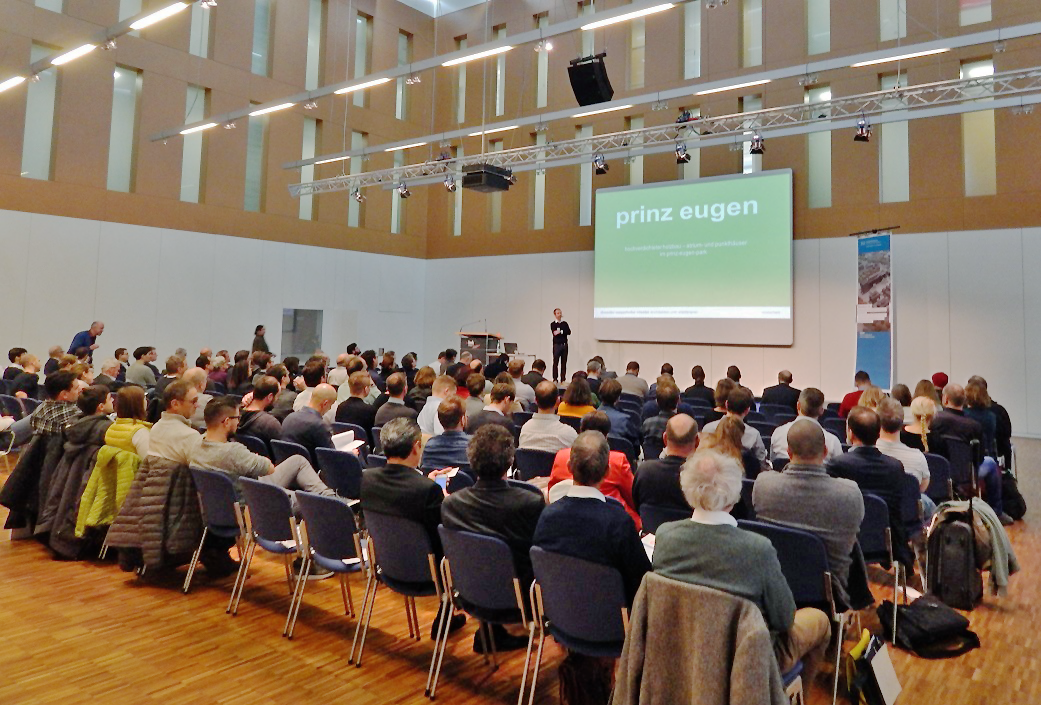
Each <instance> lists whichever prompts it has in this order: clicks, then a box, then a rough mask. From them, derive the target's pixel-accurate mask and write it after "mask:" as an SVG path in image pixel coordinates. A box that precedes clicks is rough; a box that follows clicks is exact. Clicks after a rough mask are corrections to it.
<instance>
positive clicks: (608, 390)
mask: <svg viewBox="0 0 1041 705" xmlns="http://www.w3.org/2000/svg"><path fill="white" fill-rule="evenodd" d="M621 395H622V385H621V384H620V383H619V382H618V380H616V379H605V380H604V381H603V382H601V383H600V411H602V412H604V413H605V414H607V418H609V419H610V420H611V435H612V436H618V437H619V438H624V439H625V440H627V441H629V442H630V443H632V444H633V448H634V449H637V450H638V449H639V447H640V431H639V429H638V428H637V426H636V422H635V421H634V420H633V417H631V416H629V414H627V413H625V412H624V411H622V410H621V409H619V408H617V407H615V403H616V402H617V401H618V398H619V397H620V396H621Z"/></svg>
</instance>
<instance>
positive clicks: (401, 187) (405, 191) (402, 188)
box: [398, 181, 412, 198]
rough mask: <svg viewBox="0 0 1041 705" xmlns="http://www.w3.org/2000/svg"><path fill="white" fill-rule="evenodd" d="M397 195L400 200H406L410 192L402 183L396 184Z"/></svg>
mask: <svg viewBox="0 0 1041 705" xmlns="http://www.w3.org/2000/svg"><path fill="white" fill-rule="evenodd" d="M398 195H399V196H401V197H402V198H408V197H409V196H411V195H412V192H411V191H409V190H408V186H406V185H405V182H404V181H402V182H401V183H400V184H398Z"/></svg>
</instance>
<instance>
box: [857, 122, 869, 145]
mask: <svg viewBox="0 0 1041 705" xmlns="http://www.w3.org/2000/svg"><path fill="white" fill-rule="evenodd" d="M853 141H854V142H870V141H871V123H870V122H868V121H867V120H866V119H865V118H860V119H859V120H857V134H855V135H853Z"/></svg>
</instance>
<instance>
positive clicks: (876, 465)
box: [827, 406, 914, 566]
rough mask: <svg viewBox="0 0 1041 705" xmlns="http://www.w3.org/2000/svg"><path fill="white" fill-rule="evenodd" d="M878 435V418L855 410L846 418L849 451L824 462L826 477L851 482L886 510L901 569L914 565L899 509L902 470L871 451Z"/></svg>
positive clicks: (860, 408)
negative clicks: (873, 496) (887, 509)
mask: <svg viewBox="0 0 1041 705" xmlns="http://www.w3.org/2000/svg"><path fill="white" fill-rule="evenodd" d="M881 432H882V421H881V419H879V417H878V414H876V413H875V412H874V411H873V410H871V409H869V408H867V407H866V406H855V407H853V408H852V409H850V412H849V416H847V417H846V439H847V441H848V442H849V444H850V445H851V446H853V447H852V448H850V449H849V452H847V453H843V454H842V455H840V456H839V457H837V458H833V459H831V460H829V461H828V464H827V468H828V474H830V475H831V476H832V477H841V478H845V479H847V480H853V482H855V483H857V485H858V486H859V487H860V490H861V492H864V493H865V494H873V495H877V496H878V497H880V498H881V499H882V500H884V501H885V503H886V507H888V508H889V530H890V532H891V534H892V537H893V556H894V557H895V558H896V560H898V561H900V562H901V563H903V564H904V565H905V566H913V565H914V553H913V552H912V551H911V547H910V546H909V545H908V543H907V532H906V531H905V530H904V521H903V515H902V513H901V505H902V502H903V493H904V466H903V465H902V464H901V463H900V461H899V460H896V459H895V458H890V457H888V456H886V455H882V451H880V450H879V449H878V448H876V447H875V443H876V442H878V437H879V434H880V433H881Z"/></svg>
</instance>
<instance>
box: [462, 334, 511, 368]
mask: <svg viewBox="0 0 1041 705" xmlns="http://www.w3.org/2000/svg"><path fill="white" fill-rule="evenodd" d="M500 340H502V336H501V335H499V334H498V333H488V332H484V333H466V332H464V331H459V352H460V353H462V352H463V351H466V352H469V353H470V354H471V355H473V356H474V357H475V358H477V359H478V360H480V361H481V362H483V363H484V364H486V365H487V364H488V358H489V357H491V356H493V355H495V354H497V353H498V352H499V341H500Z"/></svg>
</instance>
